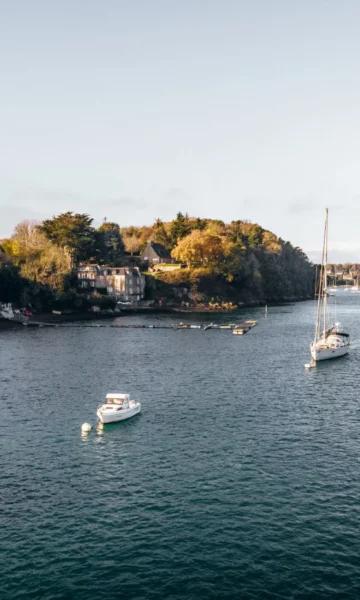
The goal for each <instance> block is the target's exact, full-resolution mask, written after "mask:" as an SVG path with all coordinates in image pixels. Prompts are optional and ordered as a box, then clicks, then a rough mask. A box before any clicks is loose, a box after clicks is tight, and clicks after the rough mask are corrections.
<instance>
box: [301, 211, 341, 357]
mask: <svg viewBox="0 0 360 600" xmlns="http://www.w3.org/2000/svg"><path fill="white" fill-rule="evenodd" d="M328 221H329V211H328V209H326V211H325V229H324V242H323V249H322V261H321V268H320V275H319V295H318V304H317V314H316V325H315V337H314V341H313V342H312V344H311V346H310V351H311V358H312V361H313V362H314V363H316V362H318V361H319V360H328V359H329V358H338V357H339V356H344V354H347V353H348V352H349V350H350V334H349V333H346V332H345V331H344V329H343V328H342V327H341V325H340V323H337V322H335V323H333V324H331V323H330V317H329V311H328V291H327V259H328Z"/></svg>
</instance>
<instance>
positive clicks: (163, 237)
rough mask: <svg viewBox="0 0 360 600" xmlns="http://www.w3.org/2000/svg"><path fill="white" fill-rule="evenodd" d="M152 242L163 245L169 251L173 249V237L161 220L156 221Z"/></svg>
mask: <svg viewBox="0 0 360 600" xmlns="http://www.w3.org/2000/svg"><path fill="white" fill-rule="evenodd" d="M151 237H152V241H153V242H157V243H158V244H162V245H163V246H164V247H165V248H166V249H167V250H170V248H171V237H170V236H169V234H168V232H167V231H166V229H165V225H164V223H163V222H162V220H161V219H156V221H155V223H154V225H153V233H152V236H151Z"/></svg>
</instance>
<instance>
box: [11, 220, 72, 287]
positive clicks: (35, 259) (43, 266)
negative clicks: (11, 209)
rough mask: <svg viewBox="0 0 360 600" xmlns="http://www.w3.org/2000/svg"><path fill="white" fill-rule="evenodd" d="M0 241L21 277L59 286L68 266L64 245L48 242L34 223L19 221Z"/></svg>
mask: <svg viewBox="0 0 360 600" xmlns="http://www.w3.org/2000/svg"><path fill="white" fill-rule="evenodd" d="M4 245H5V247H6V252H7V254H8V255H9V257H10V258H11V260H12V262H13V263H14V264H15V265H16V266H17V267H18V268H19V269H20V273H21V275H22V277H25V278H26V279H29V280H30V281H33V282H38V283H42V284H47V285H49V286H50V287H52V288H62V286H63V283H64V279H65V277H66V276H67V275H68V273H69V271H70V267H71V265H70V260H69V256H68V254H67V253H66V251H65V250H64V248H59V247H58V246H56V245H55V244H53V243H52V242H50V240H48V239H47V237H46V236H45V235H44V234H43V233H42V232H41V231H40V228H39V226H38V225H37V224H36V223H34V222H31V221H23V222H22V223H19V225H17V226H16V228H15V232H14V234H13V236H12V237H11V239H10V240H6V243H5V244H4Z"/></svg>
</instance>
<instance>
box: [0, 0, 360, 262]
mask: <svg viewBox="0 0 360 600" xmlns="http://www.w3.org/2000/svg"><path fill="white" fill-rule="evenodd" d="M0 10H1V15H0V67H1V69H0V77H1V90H0V91H1V93H0V106H1V111H0V133H1V135H0V151H1V156H0V167H1V173H0V175H1V178H0V237H1V236H6V235H9V234H10V233H11V231H12V228H13V226H14V225H15V223H16V222H18V221H19V220H21V219H23V218H34V219H41V218H43V217H48V216H51V215H53V214H56V213H59V212H60V211H64V210H75V211H84V212H88V213H89V214H91V215H92V216H93V217H94V218H95V219H96V222H101V221H102V219H103V217H105V216H106V217H107V218H108V219H111V220H115V221H117V222H119V223H120V224H121V225H129V224H147V223H151V222H152V221H153V220H154V219H155V218H156V217H160V218H162V219H164V220H165V219H170V218H172V217H173V216H174V214H175V213H176V212H177V211H179V210H182V211H183V212H186V211H187V212H188V213H189V214H191V215H195V216H210V217H214V218H215V217H217V218H221V219H224V220H226V221H229V220H232V219H238V218H246V219H249V220H252V221H256V222H258V223H260V224H261V225H263V226H264V227H266V228H269V229H271V230H273V231H274V232H275V233H277V234H278V235H280V236H281V237H283V238H285V239H288V240H290V241H291V242H292V243H293V244H296V245H300V246H301V247H303V248H304V249H305V250H306V251H313V250H316V249H318V248H319V247H320V245H321V233H322V221H323V208H324V207H325V206H326V205H328V206H329V207H330V225H331V229H330V232H331V246H332V247H333V248H334V249H336V250H337V253H336V254H335V253H334V254H333V257H334V259H340V258H341V259H343V260H355V259H358V260H359V261H360V238H359V233H358V230H359V223H360V202H359V199H360V168H359V166H360V165H359V156H360V155H359V151H360V69H359V64H358V63H359V57H360V36H359V30H360V3H359V2H356V1H355V0H344V1H343V2H339V1H338V0H329V1H325V0H312V1H310V0H303V1H302V2H298V1H295V0H286V1H285V0H284V1H281V0H277V1H276V0H274V1H272V0H267V1H265V0H263V1H261V0H251V1H250V0H249V1H247V2H245V1H242V0H237V1H231V0H222V1H220V0H218V1H216V2H215V1H211V0H209V1H206V0H202V1H200V0H192V1H190V0H182V1H181V2H179V0H177V1H173V0H166V1H165V0H163V1H160V0H152V1H150V0H148V1H147V2H145V1H137V0H132V1H130V0H128V1H127V2H123V1H121V0H117V1H115V0H102V1H100V0H99V1H97V2H95V1H92V0H86V1H85V0H77V1H76V0H72V1H69V0H62V1H61V2H55V0H54V1H52V0H46V1H38V0H31V2H30V1H28V0H27V1H17V0H12V1H11V2H10V1H8V0H7V1H4V0H2V1H1V0H0Z"/></svg>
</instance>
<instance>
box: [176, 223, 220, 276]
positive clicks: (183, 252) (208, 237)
mask: <svg viewBox="0 0 360 600" xmlns="http://www.w3.org/2000/svg"><path fill="white" fill-rule="evenodd" d="M171 254H172V256H173V257H174V258H175V260H178V261H179V262H184V263H186V264H187V266H188V267H196V266H216V265H218V264H219V263H220V262H221V261H222V259H223V258H224V250H223V246H222V240H221V238H220V237H219V236H217V235H212V234H210V233H206V232H202V231H199V230H197V229H194V231H192V232H191V233H190V234H189V235H187V236H186V237H184V238H182V239H181V240H180V241H179V243H178V244H177V246H176V247H175V248H174V249H173V251H172V253H171Z"/></svg>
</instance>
